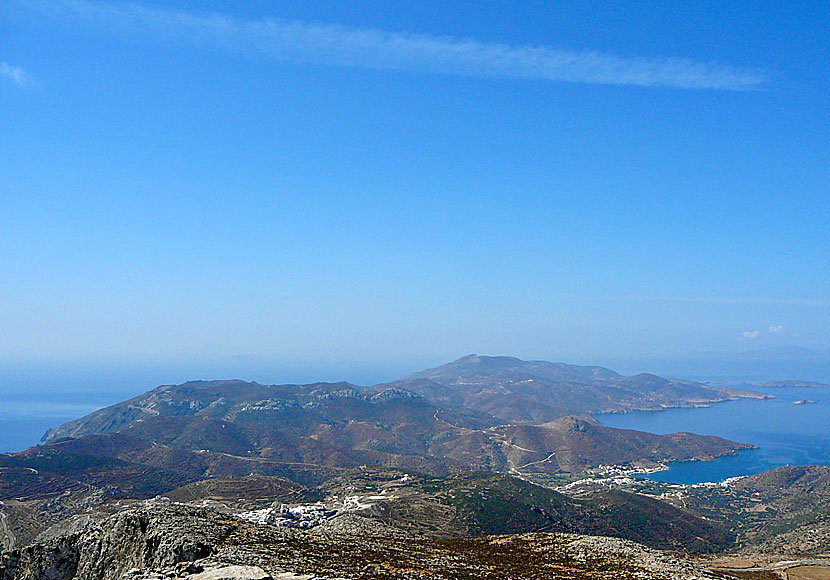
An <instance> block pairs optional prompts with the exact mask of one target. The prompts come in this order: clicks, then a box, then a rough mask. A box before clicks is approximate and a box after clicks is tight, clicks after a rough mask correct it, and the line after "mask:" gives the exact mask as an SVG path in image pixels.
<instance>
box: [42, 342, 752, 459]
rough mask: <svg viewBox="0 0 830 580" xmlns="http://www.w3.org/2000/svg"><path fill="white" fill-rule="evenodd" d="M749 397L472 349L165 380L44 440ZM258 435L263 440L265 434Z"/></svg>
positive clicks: (549, 416) (532, 418) (500, 416)
mask: <svg viewBox="0 0 830 580" xmlns="http://www.w3.org/2000/svg"><path fill="white" fill-rule="evenodd" d="M746 396H753V397H763V395H759V394H758V393H753V392H751V391H739V390H735V389H730V388H728V387H725V386H709V385H704V384H701V383H693V382H687V381H673V380H669V379H664V378H661V377H657V376H655V375H649V374H641V375H636V376H633V377H625V376H622V375H619V374H617V373H615V372H614V371H611V370H608V369H605V368H602V367H581V366H575V365H566V364H562V363H549V362H543V361H522V360H519V359H516V358H512V357H485V356H477V355H469V356H466V357H463V358H461V359H459V360H457V361H455V362H453V363H449V364H447V365H444V366H441V367H437V368H434V369H430V370H426V371H423V372H420V373H416V374H414V375H412V376H411V377H408V378H406V379H402V380H400V381H395V382H394V383H389V384H384V385H375V386H371V387H359V386H356V385H351V384H349V383H315V384H310V385H260V384H257V383H249V382H244V381H192V382H188V383H184V384H182V385H165V386H161V387H158V388H156V389H153V390H152V391H149V392H147V393H145V394H143V395H140V396H138V397H135V398H133V399H130V400H128V401H124V402H122V403H118V404H116V405H113V406H111V407H107V408H105V409H101V410H99V411H95V412H94V413H91V414H90V415H87V416H86V417H83V418H81V419H78V420H77V421H70V422H69V423H66V424H64V425H61V426H60V427H57V428H55V429H52V430H50V431H48V432H47V433H46V434H45V435H44V437H43V442H49V441H55V440H57V439H62V438H65V437H73V438H78V437H83V436H85V435H102V434H106V433H111V432H116V431H123V430H125V429H128V428H131V427H135V425H136V423H139V422H145V421H150V420H151V419H154V418H157V419H158V418H167V419H170V421H167V423H166V424H167V425H171V426H173V427H175V426H176V422H175V421H174V420H173V419H175V418H182V417H193V416H198V417H201V418H204V419H213V420H217V421H218V420H223V421H226V422H233V423H235V424H238V425H244V424H249V425H251V424H253V423H255V422H257V421H258V420H259V419H261V418H262V417H278V418H279V419H280V421H288V422H289V423H290V424H291V425H292V426H294V427H296V428H297V429H301V428H302V427H303V425H304V424H306V423H308V422H312V423H313V422H314V421H315V420H317V419H321V420H324V421H325V420H330V421H334V422H337V421H342V420H343V419H354V420H356V421H360V419H361V417H365V416H367V415H374V414H377V413H378V412H380V411H386V412H389V413H394V412H395V411H394V410H388V409H385V408H384V407H383V406H382V405H380V406H378V405H372V404H373V403H383V402H384V401H387V400H389V399H398V400H399V401H398V402H400V400H406V399H414V398H418V399H421V400H422V401H424V402H425V403H426V406H427V407H428V408H429V409H432V410H434V409H436V408H440V409H441V410H442V412H443V413H444V414H445V418H447V419H448V420H449V421H450V422H452V423H453V424H455V425H460V426H464V427H477V428H480V427H484V426H493V425H498V424H503V423H515V422H527V423H535V424H539V423H545V422H549V421H553V420H556V419H558V418H560V417H564V416H567V415H585V414H588V413H592V412H603V411H628V410H634V409H663V408H666V407H677V406H693V405H699V404H705V403H711V402H716V401H726V400H730V399H734V398H738V397H746ZM334 402H337V403H339V404H337V405H335V404H334ZM158 424H159V420H156V421H155V422H152V425H153V427H156V426H157V425H158ZM221 429H227V427H224V428H221ZM188 435H189V436H190V437H191V439H197V438H202V437H205V435H206V433H204V432H199V431H196V432H189V433H183V434H182V436H188ZM217 436H218V434H217ZM258 436H259V437H261V438H262V439H263V441H260V444H264V439H265V438H267V433H265V432H262V433H259V434H258ZM221 437H222V439H224V440H229V439H231V438H232V437H233V435H232V434H231V433H230V432H228V433H223V434H221Z"/></svg>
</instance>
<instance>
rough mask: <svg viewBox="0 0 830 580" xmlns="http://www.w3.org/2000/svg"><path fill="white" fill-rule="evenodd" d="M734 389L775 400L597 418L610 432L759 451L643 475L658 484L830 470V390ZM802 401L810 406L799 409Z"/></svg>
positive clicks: (676, 465) (674, 464)
mask: <svg viewBox="0 0 830 580" xmlns="http://www.w3.org/2000/svg"><path fill="white" fill-rule="evenodd" d="M732 386H735V387H738V388H742V389H748V390H755V391H757V392H763V393H766V394H769V395H772V396H774V397H775V398H773V399H766V400H760V399H740V400H737V401H727V402H723V403H714V404H712V405H710V406H708V407H698V408H689V409H667V410H663V411H635V412H631V413H602V414H597V415H595V417H596V418H597V420H599V421H600V423H602V424H603V425H607V426H608V427H618V428H622V429H637V430H640V431H648V432H651V433H661V434H662V433H676V432H683V431H686V432H691V433H700V434H703V435H717V436H719V437H724V438H726V439H730V440H732V441H738V442H741V443H751V444H752V445H755V446H756V447H757V449H749V450H745V451H740V452H738V454H737V455H734V456H726V457H721V458H719V459H717V460H715V461H676V462H672V463H669V464H668V467H669V469H667V470H665V471H658V472H656V473H650V474H644V475H643V477H647V478H649V479H652V480H655V481H662V482H667V483H684V484H694V483H703V482H710V481H711V482H718V481H723V480H724V479H727V478H729V477H737V476H741V475H752V474H755V473H760V472H762V471H766V470H768V469H772V468H774V467H780V466H782V465H807V464H815V465H830V388H815V387H786V388H766V389H759V388H753V387H746V386H744V385H739V384H736V385H732ZM800 401H802V402H803V401H810V402H806V403H802V404H796V403H797V402H800Z"/></svg>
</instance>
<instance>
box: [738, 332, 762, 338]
mask: <svg viewBox="0 0 830 580" xmlns="http://www.w3.org/2000/svg"><path fill="white" fill-rule="evenodd" d="M760 336H761V331H760V330H747V331H746V332H742V333H741V338H743V339H746V340H755V339H756V338H758V337H760Z"/></svg>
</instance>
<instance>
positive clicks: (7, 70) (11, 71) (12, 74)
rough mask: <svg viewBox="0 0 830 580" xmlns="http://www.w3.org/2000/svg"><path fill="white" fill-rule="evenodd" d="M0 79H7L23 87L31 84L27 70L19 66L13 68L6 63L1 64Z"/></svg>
mask: <svg viewBox="0 0 830 580" xmlns="http://www.w3.org/2000/svg"><path fill="white" fill-rule="evenodd" d="M0 77H4V78H7V79H9V80H11V81H12V82H13V83H15V84H16V85H18V86H21V87H22V86H25V85H26V84H28V82H29V75H28V73H26V71H25V70H23V69H22V68H20V67H19V66H12V65H10V64H8V63H5V62H0Z"/></svg>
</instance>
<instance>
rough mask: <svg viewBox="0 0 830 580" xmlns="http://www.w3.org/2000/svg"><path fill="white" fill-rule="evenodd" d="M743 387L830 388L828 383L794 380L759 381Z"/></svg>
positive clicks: (746, 383) (745, 384)
mask: <svg viewBox="0 0 830 580" xmlns="http://www.w3.org/2000/svg"><path fill="white" fill-rule="evenodd" d="M741 385H744V386H747V387H761V388H767V389H778V388H795V387H813V388H816V389H826V388H830V385H828V384H826V383H816V382H813V381H798V380H794V379H788V380H784V381H763V382H761V381H759V382H749V381H747V382H743V383H741Z"/></svg>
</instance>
